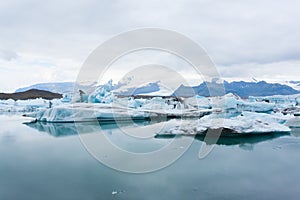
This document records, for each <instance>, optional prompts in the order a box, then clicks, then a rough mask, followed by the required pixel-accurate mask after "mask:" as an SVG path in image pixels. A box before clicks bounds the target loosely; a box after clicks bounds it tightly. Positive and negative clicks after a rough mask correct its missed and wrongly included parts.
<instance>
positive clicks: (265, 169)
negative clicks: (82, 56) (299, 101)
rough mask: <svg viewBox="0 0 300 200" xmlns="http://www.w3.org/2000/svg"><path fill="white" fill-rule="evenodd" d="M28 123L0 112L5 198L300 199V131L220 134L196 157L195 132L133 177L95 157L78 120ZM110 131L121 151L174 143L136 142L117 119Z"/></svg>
mask: <svg viewBox="0 0 300 200" xmlns="http://www.w3.org/2000/svg"><path fill="white" fill-rule="evenodd" d="M24 121H28V120H26V119H25V118H22V117H20V116H15V115H10V116H8V115H0V126H1V129H0V199H1V200H6V199H9V200H18V199H22V200H23V199H30V200H35V199H36V200H41V199H43V200H48V199H49V200H50V199H51V200H52V199H56V200H60V199H62V200H68V199H72V200H74V199H75V200H76V199H80V200H82V199H84V200H89V199H91V200H101V199H146V200H147V199H230V200H234V199H299V197H300V186H299V183H300V137H298V136H300V129H293V130H292V132H291V134H269V135H261V136H252V137H240V138H220V139H219V141H218V144H217V145H216V146H215V147H214V149H213V150H212V152H211V153H210V154H209V155H208V156H207V157H205V158H204V159H199V158H198V153H199V149H200V147H201V145H202V144H203V138H201V137H197V138H195V139H194V140H193V143H192V145H191V146H190V148H189V149H188V150H187V151H186V152H185V153H184V154H183V155H182V156H181V157H180V158H179V159H178V160H177V161H176V162H174V163H173V164H171V165H170V166H168V167H166V168H163V169H160V170H158V171H155V172H151V173H143V174H131V173H124V172H120V171H117V170H115V169H111V168H109V167H107V166H106V165H104V164H102V163H101V162H99V161H97V160H96V159H95V158H94V157H93V156H91V154H90V153H89V152H88V151H87V150H86V148H85V147H84V145H83V144H82V142H81V140H80V138H79V136H78V135H77V134H76V129H75V130H74V126H72V124H57V125H56V126H55V127H54V126H51V125H50V126H49V125H45V124H40V125H26V124H23V122H24ZM146 125H147V123H145V127H146ZM86 126H90V125H88V124H87V125H86ZM142 126H143V124H142ZM149 127H150V128H151V127H152V126H149ZM104 129H105V131H106V133H107V134H108V136H109V138H110V139H111V140H112V141H113V142H115V143H117V145H118V146H120V148H126V149H128V150H130V151H133V152H134V151H138V152H143V151H145V152H148V151H153V150H155V149H159V148H161V147H163V146H164V145H167V144H168V143H170V142H171V141H172V140H174V138H150V139H147V140H137V139H132V138H130V137H128V136H124V135H122V133H121V132H120V131H119V130H118V128H116V127H115V126H114V125H111V124H106V125H104ZM175 139H176V138H175ZM107 156H109V155H107ZM154 162H155V161H154Z"/></svg>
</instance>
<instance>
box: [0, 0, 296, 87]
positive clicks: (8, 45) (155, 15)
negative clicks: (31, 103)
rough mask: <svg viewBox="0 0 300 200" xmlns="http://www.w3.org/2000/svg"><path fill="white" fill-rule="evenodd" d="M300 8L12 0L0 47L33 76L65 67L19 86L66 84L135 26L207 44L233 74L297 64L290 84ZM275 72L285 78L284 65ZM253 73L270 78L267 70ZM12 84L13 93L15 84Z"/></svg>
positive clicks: (2, 15) (1, 20) (3, 15)
mask: <svg viewBox="0 0 300 200" xmlns="http://www.w3.org/2000/svg"><path fill="white" fill-rule="evenodd" d="M299 7H300V2H299V1H297V0H286V1H284V2H280V1H275V2H274V1H271V0H244V1H234V0H224V1H217V0H210V1H208V0H200V1H198V0H185V1H183V0H182V1H176V0H166V1H161V0H153V1H138V0H126V1H122V0H116V1H108V0H103V1H96V0H87V1H86V0H79V1H76V2H74V1H71V0H66V1H51V2H37V1H33V0H28V1H16V0H12V1H6V2H2V3H1V6H0V28H1V32H0V44H1V48H2V49H7V50H9V51H10V52H17V53H16V54H15V55H13V54H7V53H3V52H2V51H0V59H2V60H6V61H10V62H12V61H13V63H14V65H15V66H24V67H25V66H26V67H27V70H28V71H30V70H33V69H35V70H36V71H35V73H37V74H39V75H40V76H37V77H43V74H41V73H43V72H44V71H43V70H45V69H44V68H45V63H44V61H46V63H48V61H49V60H50V61H51V62H49V63H48V64H50V66H48V68H49V69H48V70H50V71H51V70H52V71H51V72H50V71H49V72H48V73H51V74H55V70H57V69H58V68H59V70H60V73H56V74H57V76H55V75H53V76H51V77H52V78H47V79H45V80H42V78H36V79H35V78H32V77H30V78H27V77H26V78H25V77H20V80H22V79H24V80H23V81H24V82H22V81H19V84H20V86H21V85H24V84H25V83H26V84H27V82H28V81H27V80H28V79H29V80H32V82H37V81H41V82H43V81H58V80H57V79H56V77H60V79H63V77H62V76H63V74H69V73H72V77H76V73H77V71H78V70H79V68H80V66H81V64H82V63H83V62H84V60H85V59H86V58H87V56H88V55H89V54H90V53H91V52H92V51H93V49H95V48H96V47H97V46H98V45H100V44H101V43H102V42H104V41H105V40H107V39H109V38H110V37H112V36H114V35H116V34H118V33H120V32H124V31H128V30H131V29H135V28H140V27H159V28H166V29H171V30H175V31H178V32H180V33H182V34H184V35H186V36H188V37H190V38H192V39H193V40H195V41H196V42H198V43H199V44H201V45H202V46H203V47H204V48H205V49H206V50H207V52H208V54H209V55H210V56H211V58H212V59H213V60H214V62H215V63H216V64H217V66H219V68H220V71H222V73H223V74H224V76H225V75H226V77H235V76H236V77H238V76H239V73H237V72H240V71H243V70H245V71H249V70H248V68H249V67H248V66H249V65H248V64H250V65H258V66H260V69H261V68H263V69H265V70H266V71H272V70H269V69H271V68H272V67H270V66H272V63H273V64H274V63H278V64H283V63H284V64H287V63H291V68H290V70H289V72H284V73H285V77H286V78H288V79H291V78H294V73H293V71H295V70H296V69H295V68H299V66H298V64H299V63H298V60H300V45H299V42H298V41H299V40H300V26H298V22H299V19H300V12H298V8H299ZM3 51H4V50H3ZM25 54H28V55H29V54H30V55H34V57H35V58H34V59H33V61H34V60H39V61H43V62H41V63H39V64H38V63H35V64H33V65H34V67H33V66H31V65H30V64H29V63H27V64H24V60H22V61H21V60H20V59H19V58H18V56H16V55H25ZM27 59H28V60H27V61H28V62H29V60H30V58H29V57H27ZM45 59H46V60H45ZM66 60H69V61H72V65H73V70H71V71H70V70H69V67H67V66H63V63H64V61H66ZM52 63H54V65H52ZM37 65H39V66H40V67H38V66H37ZM7 66H8V63H6V62H4V63H3V62H2V63H1V66H0V69H3V67H5V70H6V71H7V70H8V71H10V74H11V76H13V74H14V73H16V72H15V71H13V67H12V68H8V67H7ZM293 67H295V68H293ZM75 68H76V70H74V69H75ZM275 68H276V73H280V72H279V70H280V68H281V66H277V65H276V67H275ZM282 68H284V66H282ZM237 69H238V70H237ZM255 69H257V68H255ZM8 71H7V73H6V74H1V77H0V85H1V88H0V90H4V89H3V88H2V85H3V82H4V81H3V80H5V77H4V78H3V77H2V76H7V75H8V74H9V72H8ZM263 71H264V70H263ZM274 73H275V71H273V74H274ZM253 74H258V75H259V74H260V75H259V76H261V78H263V76H262V75H263V74H262V73H259V72H255V73H254V72H253ZM277 75H278V74H277ZM68 77H71V76H70V75H68ZM276 77H278V78H280V76H279V75H278V76H276ZM66 79H67V77H66ZM11 82H14V80H11ZM9 85H11V87H9V86H8V88H10V90H12V87H15V86H16V84H14V83H12V84H9Z"/></svg>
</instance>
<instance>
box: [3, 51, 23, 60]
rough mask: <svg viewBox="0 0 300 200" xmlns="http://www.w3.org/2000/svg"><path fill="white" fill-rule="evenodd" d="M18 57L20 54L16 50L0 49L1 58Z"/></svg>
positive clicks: (12, 58)
mask: <svg viewBox="0 0 300 200" xmlns="http://www.w3.org/2000/svg"><path fill="white" fill-rule="evenodd" d="M18 57H19V56H18V54H17V53H16V52H14V51H11V50H1V49H0V59H3V60H5V61H11V60H14V59H17V58H18Z"/></svg>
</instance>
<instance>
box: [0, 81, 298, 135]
mask: <svg viewBox="0 0 300 200" xmlns="http://www.w3.org/2000/svg"><path fill="white" fill-rule="evenodd" d="M79 95H80V96H78V97H77V96H76V95H74V97H75V98H73V101H72V103H71V102H70V97H66V96H65V97H64V98H63V99H61V100H52V101H51V102H52V104H51V105H50V104H49V101H47V100H43V99H36V100H28V101H14V100H11V99H10V100H6V101H0V110H1V111H3V110H11V111H12V110H21V111H23V112H32V111H35V112H33V113H30V114H27V116H30V117H34V118H35V119H36V121H41V122H74V121H92V120H95V119H98V120H126V119H154V118H163V119H168V118H180V117H182V118H185V119H186V118H193V119H188V120H184V123H183V125H182V126H175V127H173V128H171V129H170V130H169V131H168V132H167V133H166V134H204V133H206V132H207V131H208V130H209V129H218V128H225V129H226V130H229V131H231V132H232V133H236V134H243V133H269V132H288V131H290V129H289V127H295V126H297V127H299V126H300V123H299V117H297V116H299V115H300V107H299V104H300V96H299V95H290V96H270V97H249V98H248V99H242V98H240V97H238V96H237V95H234V94H226V95H225V96H223V97H203V96H195V97H192V98H177V97H147V96H139V97H138V98H135V97H131V96H128V97H125V96H124V97H122V98H121V97H119V96H118V95H114V85H113V84H112V81H111V80H110V81H109V82H108V83H106V84H104V85H101V86H97V87H93V91H88V90H85V91H80V93H79ZM74 100H75V101H77V103H74ZM49 107H51V108H49Z"/></svg>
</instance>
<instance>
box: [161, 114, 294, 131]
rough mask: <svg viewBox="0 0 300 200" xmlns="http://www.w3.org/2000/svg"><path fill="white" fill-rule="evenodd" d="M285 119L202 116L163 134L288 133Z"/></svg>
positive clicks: (247, 115) (243, 115) (267, 116)
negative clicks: (213, 132)
mask: <svg viewBox="0 0 300 200" xmlns="http://www.w3.org/2000/svg"><path fill="white" fill-rule="evenodd" d="M285 121H286V119H284V118H281V117H280V116H276V115H275V116H273V115H270V114H261V113H251V112H243V113H242V114H241V115H239V116H236V117H230V118H222V117H216V116H215V117H212V116H211V115H208V116H204V117H202V118H201V119H199V120H196V121H195V120H193V121H191V120H189V121H186V122H184V123H183V124H182V125H181V126H175V127H174V128H171V129H170V130H169V131H167V132H165V133H164V134H169V135H174V134H175V135H177V134H179V135H197V134H200V135H201V134H206V133H208V131H209V130H210V129H213V130H214V129H221V128H222V129H223V130H224V131H223V132H222V135H241V134H264V133H275V132H276V133H277V132H290V131H291V129H290V128H289V127H287V126H285V125H284V124H283V123H284V122H285Z"/></svg>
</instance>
